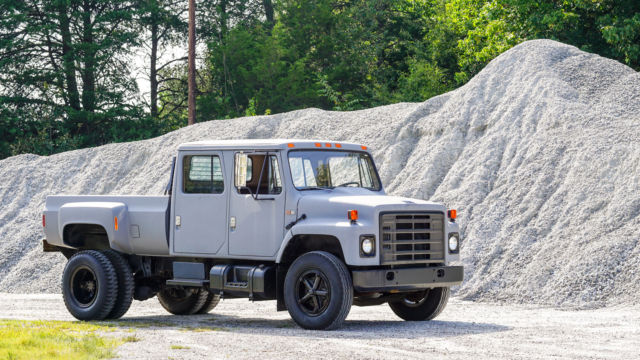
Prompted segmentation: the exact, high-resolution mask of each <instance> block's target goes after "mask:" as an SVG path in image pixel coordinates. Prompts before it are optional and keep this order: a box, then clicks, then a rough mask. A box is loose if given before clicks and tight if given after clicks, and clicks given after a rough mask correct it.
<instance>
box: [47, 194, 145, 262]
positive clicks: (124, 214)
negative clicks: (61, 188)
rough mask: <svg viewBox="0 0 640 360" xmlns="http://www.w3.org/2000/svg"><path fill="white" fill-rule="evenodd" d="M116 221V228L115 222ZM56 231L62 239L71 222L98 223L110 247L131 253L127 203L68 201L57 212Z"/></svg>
mask: <svg viewBox="0 0 640 360" xmlns="http://www.w3.org/2000/svg"><path fill="white" fill-rule="evenodd" d="M116 218H117V222H118V228H117V230H116V226H115V222H116ZM58 224H59V226H58V229H59V230H58V231H59V234H58V235H59V236H60V239H64V228H65V226H67V225H71V224H92V225H100V226H102V227H103V228H104V229H105V231H106V232H107V237H108V239H109V246H110V247H111V248H112V249H115V250H118V251H121V252H124V253H127V254H131V253H133V249H132V248H131V242H130V241H129V216H128V210H127V205H126V204H124V203H121V202H70V203H66V204H64V205H62V206H61V207H60V210H59V212H58Z"/></svg>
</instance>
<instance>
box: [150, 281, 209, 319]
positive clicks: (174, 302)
mask: <svg viewBox="0 0 640 360" xmlns="http://www.w3.org/2000/svg"><path fill="white" fill-rule="evenodd" d="M208 295H209V292H208V291H207V290H204V289H199V288H165V289H162V290H161V291H160V292H158V300H159V301H160V305H162V307H163V308H164V309H165V310H167V311H168V312H170V313H172V314H174V315H193V314H195V313H197V312H198V311H200V309H202V306H203V305H204V303H205V301H207V297H208Z"/></svg>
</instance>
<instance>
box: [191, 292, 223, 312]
mask: <svg viewBox="0 0 640 360" xmlns="http://www.w3.org/2000/svg"><path fill="white" fill-rule="evenodd" d="M219 302H220V295H218V294H214V293H209V295H207V300H205V301H204V304H203V305H202V308H200V310H198V311H197V312H196V314H208V313H209V311H211V310H213V308H214V307H216V305H218V303H219Z"/></svg>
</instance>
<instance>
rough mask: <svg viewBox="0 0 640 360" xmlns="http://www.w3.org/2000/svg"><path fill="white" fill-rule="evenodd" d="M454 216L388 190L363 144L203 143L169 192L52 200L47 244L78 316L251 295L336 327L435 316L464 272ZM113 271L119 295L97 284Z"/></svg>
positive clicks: (192, 308)
mask: <svg viewBox="0 0 640 360" xmlns="http://www.w3.org/2000/svg"><path fill="white" fill-rule="evenodd" d="M455 218H456V211H455V210H450V209H447V208H446V207H445V206H444V205H442V204H437V203H433V202H428V201H424V200H419V199H410V198H403V197H396V196H389V195H386V193H385V191H384V188H383V186H382V183H381V181H380V177H379V176H378V172H377V169H376V166H375V163H374V160H373V157H372V156H371V153H370V152H369V149H368V148H367V147H366V146H364V145H361V144H353V143H345V142H336V141H325V140H323V141H319V140H295V139H285V140H215V141H199V142H192V143H186V144H182V145H180V146H179V147H178V152H177V154H176V156H175V158H174V162H173V165H172V170H171V176H170V181H169V184H168V185H167V190H166V191H165V194H164V195H162V196H148V197H147V196H49V197H48V198H47V204H46V207H45V211H44V213H43V226H44V229H45V235H46V240H44V248H45V251H61V252H62V253H63V254H65V255H66V256H67V257H68V258H69V262H68V264H67V268H70V269H69V270H68V271H67V269H65V274H63V295H64V297H65V303H66V304H67V308H68V309H69V310H70V312H71V313H72V314H74V316H76V317H78V318H83V319H99V318H100V317H102V318H113V317H114V314H113V313H114V312H115V313H116V315H120V313H122V314H124V313H125V312H126V309H125V310H124V311H123V308H125V307H126V308H127V309H128V306H129V305H130V303H131V299H130V298H136V299H139V300H144V299H147V298H150V297H153V296H157V297H158V299H159V300H160V303H161V304H162V305H163V306H164V307H165V308H166V309H167V310H168V311H169V312H172V313H175V314H196V313H204V312H208V311H210V310H211V309H212V308H213V307H214V306H215V304H217V303H218V301H219V300H220V298H222V297H227V298H230V297H248V298H250V299H251V300H277V308H278V310H288V311H289V313H290V314H291V316H292V318H293V319H294V321H296V323H298V324H299V325H300V326H302V327H303V328H308V329H331V328H335V327H338V326H340V324H342V322H343V321H344V318H345V317H346V316H347V314H348V312H349V309H350V308H351V306H352V305H360V306H367V305H379V304H383V303H389V305H390V306H391V308H392V310H393V311H394V312H395V313H396V314H398V316H400V317H401V318H403V319H405V320H430V319H432V318H434V317H435V316H437V315H438V314H439V313H440V312H441V311H442V309H443V308H444V306H445V305H446V302H447V299H448V297H449V292H450V287H451V286H453V285H457V284H460V283H461V282H462V278H463V269H462V267H461V266H453V265H452V264H451V263H452V262H455V261H458V260H459V248H460V239H461V238H460V231H459V227H458V224H457V223H456V222H455ZM47 219H49V220H48V221H47ZM102 257H103V258H106V261H100V260H101V259H102ZM78 258H80V260H83V261H79V260H78ZM74 260H75V262H76V263H77V264H75V263H74ZM102 260H104V259H102ZM109 264H110V265H111V267H112V268H113V273H115V274H116V275H117V276H116V278H117V281H116V282H117V284H116V285H114V286H112V287H115V289H116V290H114V289H109V288H108V287H104V289H98V287H99V286H98V284H99V283H103V284H104V283H105V282H108V281H104V280H103V281H100V276H101V275H100V274H101V273H105V274H106V273H109V271H107V270H110V268H109ZM118 264H119V265H118ZM78 267H81V268H89V269H90V270H91V271H87V272H86V273H82V272H81V273H80V275H81V276H80V275H78V273H77V271H76V272H75V273H74V271H75V270H77V268H78ZM103 268H105V269H103ZM67 272H68V273H69V274H67ZM107 275H108V274H107ZM85 288H88V289H93V291H84V290H83V289H85ZM122 289H124V290H122ZM100 290H103V291H102V293H100ZM109 292H111V293H113V294H111V297H112V298H114V299H113V300H109V299H107V300H104V301H97V300H103V299H102V298H109V296H108V295H109V294H106V293H109ZM123 292H126V294H124V295H123V294H122V293H123ZM129 293H131V294H129ZM78 294H80V295H78ZM119 299H120V300H119ZM122 299H124V300H122ZM83 301H84V302H83ZM103 302H106V305H104V304H103V305H99V306H98V305H96V304H97V303H100V304H102V303H103ZM110 302H113V305H111V310H109V311H106V310H105V309H104V308H105V307H106V308H108V307H109V303H110ZM127 304H129V305H127ZM94 307H95V308H94ZM100 307H102V308H100ZM98 308H100V309H98ZM114 309H119V311H114ZM103 313H104V314H103ZM120 316H122V315H120Z"/></svg>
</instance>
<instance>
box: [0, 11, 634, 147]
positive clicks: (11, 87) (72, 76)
mask: <svg viewBox="0 0 640 360" xmlns="http://www.w3.org/2000/svg"><path fill="white" fill-rule="evenodd" d="M196 4H197V6H196V8H197V14H196V16H197V33H198V37H197V38H198V41H199V43H200V44H199V49H200V57H199V59H198V64H199V68H198V71H197V81H196V82H197V90H198V92H197V121H206V120H211V119H226V118H232V117H238V116H254V115H259V114H271V113H279V112H284V111H290V110H295V109H300V108H305V107H318V108H322V109H330V110H356V109H361V108H366V107H371V106H377V105H383V104H389V103H394V102H400V101H424V100H425V99H427V98H430V97H432V96H436V95H439V94H442V93H444V92H446V91H449V90H452V89H454V88H456V87H458V86H460V85H462V84H464V83H465V82H467V81H468V80H469V79H471V78H472V77H473V76H474V75H475V74H477V73H478V72H479V71H481V70H482V68H483V67H484V66H485V65H486V64H487V63H488V62H489V61H491V60H492V59H494V58H495V57H496V56H498V55H499V54H501V53H502V52H504V51H506V50H508V49H509V48H511V47H512V46H514V45H516V44H518V43H519V42H521V41H524V40H528V39H536V38H551V39H556V40H559V41H562V42H565V43H568V44H572V45H576V46H578V47H580V48H581V49H583V50H586V51H591V52H595V53H598V54H601V55H603V56H607V57H611V58H613V59H617V60H619V61H622V62H624V63H626V64H628V65H629V66H631V67H633V68H635V69H640V2H638V1H637V0H540V1H530V0H278V1H272V0H206V1H205V0H198V1H196ZM186 7H187V1H186V0H141V1H137V0H136V1H125V0H116V1H107V0H82V1H81V0H34V1H29V2H24V1H14V0H0V158H3V157H6V156H10V155H13V154H19V153H24V152H33V153H37V154H51V153H55V152H59V151H65V150H69V149H75V148H78V147H86V146H95V145H99V144H104V143H108V142H114V141H129V140H136V139H142V138H147V137H152V136H157V135H159V134H162V133H165V132H168V131H172V130H175V129H177V128H180V127H182V126H186V124H187V108H186V103H187V101H186V100H187V81H186V73H187V71H186V62H185V61H184V60H185V57H184V56H180V54H178V55H176V57H175V58H166V57H163V55H162V54H163V53H165V52H166V51H167V50H169V49H172V48H173V49H175V47H182V46H184V45H183V44H186V36H187V32H186V24H185V11H186ZM134 47H142V48H144V49H145V53H146V57H145V62H147V64H145V73H147V74H148V75H149V84H150V86H149V87H150V89H151V91H150V94H149V96H148V97H147V94H144V96H140V94H139V89H138V88H137V86H136V82H135V79H134V78H133V76H132V71H133V69H132V65H131V63H132V61H131V59H132V57H133V54H132V53H131V50H130V49H132V48H134ZM184 53H186V51H185V52H184ZM147 60H148V61H147Z"/></svg>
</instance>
